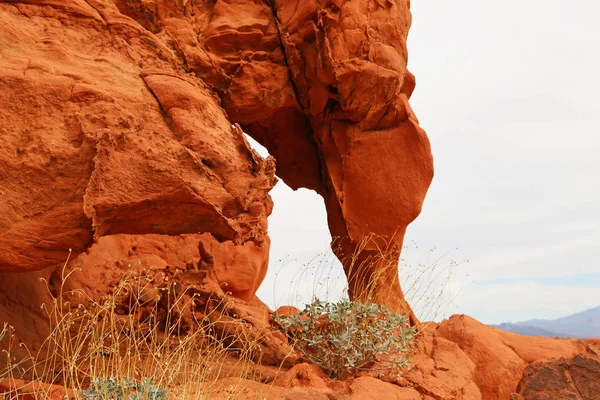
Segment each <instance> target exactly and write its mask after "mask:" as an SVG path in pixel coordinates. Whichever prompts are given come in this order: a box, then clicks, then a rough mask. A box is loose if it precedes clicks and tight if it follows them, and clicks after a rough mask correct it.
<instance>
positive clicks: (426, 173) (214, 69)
mask: <svg viewBox="0 0 600 400" xmlns="http://www.w3.org/2000/svg"><path fill="white" fill-rule="evenodd" d="M0 22H1V25H2V27H3V28H2V29H1V30H0V41H1V43H2V47H1V50H0V51H1V52H2V57H1V58H0V70H1V71H2V73H1V75H0V85H1V87H2V90H1V91H0V96H1V97H0V105H1V107H0V116H1V118H2V124H1V125H0V129H1V130H2V132H1V133H2V135H1V139H0V140H1V141H2V142H1V143H2V145H1V146H0V171H2V174H1V175H0V189H1V190H2V193H3V198H4V201H3V202H2V204H0V270H2V271H30V270H36V269H40V268H44V267H48V266H52V265H55V264H57V263H60V262H62V261H64V260H65V258H66V255H67V252H68V249H69V248H71V249H73V250H74V251H75V253H81V252H83V251H84V250H86V249H89V248H90V246H93V245H94V243H96V242H97V241H98V239H99V238H101V237H104V236H111V235H117V234H126V235H146V234H158V235H167V236H175V235H181V234H196V233H208V234H210V235H211V236H212V237H213V238H214V239H215V240H216V241H217V242H219V243H228V242H230V243H232V244H233V245H234V246H241V245H244V246H245V247H244V249H241V248H239V249H238V247H235V250H233V251H241V252H246V250H245V249H246V248H247V245H246V244H248V243H250V244H251V246H254V247H256V248H258V249H262V250H260V251H262V255H261V256H260V257H258V258H259V259H260V260H262V261H260V262H259V264H261V267H260V268H256V275H255V276H254V277H253V278H252V279H251V280H252V281H253V282H254V283H253V284H252V285H251V286H252V288H253V290H255V289H256V288H257V287H258V284H260V280H262V276H264V272H265V268H266V260H267V255H268V241H266V240H265V237H266V218H267V216H268V215H269V213H270V211H271V200H270V198H269V196H268V191H269V189H270V188H271V187H272V186H273V184H274V182H275V179H274V177H273V172H274V171H273V161H272V160H266V161H265V160H263V159H261V158H260V157H259V156H258V155H257V154H256V153H254V152H253V151H251V150H250V148H249V147H248V144H247V143H246V141H245V139H244V137H243V134H242V132H241V130H240V129H239V128H238V127H237V126H236V125H232V123H233V124H237V123H239V124H240V125H241V127H242V128H243V129H244V130H246V131H247V132H248V133H249V134H251V135H252V136H253V137H254V138H256V139H257V140H258V141H259V142H261V143H262V144H263V145H265V146H266V147H267V148H268V149H269V151H270V153H271V154H272V155H274V157H275V158H276V159H277V167H276V168H277V174H278V175H279V176H280V177H281V178H282V179H283V180H284V181H285V182H286V183H287V184H288V185H290V186H291V187H293V188H299V187H306V188H310V189H314V190H316V191H317V192H318V193H320V194H321V195H322V196H323V198H324V199H325V203H326V206H327V211H328V220H329V226H330V229H331V232H332V235H333V236H335V237H338V238H340V239H339V242H337V245H336V246H335V250H336V253H337V255H338V256H339V257H340V259H342V261H343V262H344V265H345V269H346V272H347V274H348V279H349V282H350V293H351V296H353V297H357V298H361V297H365V296H366V294H365V293H366V288H367V287H368V288H369V289H374V293H375V296H376V298H375V300H377V301H380V302H384V303H387V304H388V305H390V306H393V307H395V308H397V309H400V310H404V311H408V310H409V309H410V308H409V307H408V305H407V304H406V303H405V302H404V300H403V296H402V292H401V290H400V286H399V284H398V277H397V272H396V268H397V258H398V253H399V249H400V247H401V244H402V239H403V236H404V232H405V229H406V226H407V225H408V224H409V223H410V222H411V221H412V220H413V219H414V218H415V217H416V216H417V215H418V214H419V211H420V208H421V204H422V202H423V199H424V196H425V193H426V191H427V188H428V186H429V183H430V181H431V178H432V173H433V168H432V158H431V153H430V149H429V143H428V140H427V137H426V135H425V133H424V132H423V131H422V130H421V129H420V128H419V125H418V122H417V119H416V117H415V116H414V114H413V112H412V110H411V109H410V106H409V104H408V98H409V97H410V94H411V92H412V90H413V88H414V78H413V76H412V75H411V74H410V73H409V72H408V71H407V69H406V62H407V51H406V35H407V33H408V29H409V26H410V12H409V1H408V0H403V1H396V2H392V1H379V0H350V1H320V2H317V1H280V0H277V1H272V2H268V1H258V0H237V1H223V0H219V1H207V2H187V1H183V2H172V1H166V0H157V1H123V0H116V1H110V0H89V1H83V0H68V1H60V2H57V1H51V0H45V1H43V0H23V1H9V2H7V3H6V2H5V3H3V4H0ZM370 235H375V237H376V238H377V240H366V239H365V238H367V237H370ZM388 242H391V245H390V246H387V247H385V249H384V251H383V253H385V254H384V255H385V257H383V258H384V259H385V261H382V260H381V259H379V258H378V256H379V255H380V253H381V251H380V249H381V248H383V243H386V244H387V243H388ZM359 245H362V246H360V247H359ZM232 249H234V248H232ZM253 251H254V250H253ZM260 251H259V252H260ZM350 255H354V256H355V257H352V260H353V261H348V256H350ZM255 258H256V257H255ZM390 260H391V261H390ZM257 262H258V261H257Z"/></svg>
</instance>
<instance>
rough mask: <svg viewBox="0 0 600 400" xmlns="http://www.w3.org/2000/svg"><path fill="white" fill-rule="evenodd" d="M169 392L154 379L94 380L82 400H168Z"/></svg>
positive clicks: (112, 378)
mask: <svg viewBox="0 0 600 400" xmlns="http://www.w3.org/2000/svg"><path fill="white" fill-rule="evenodd" d="M168 395H169V392H168V391H167V389H165V388H164V387H162V386H157V385H156V384H155V383H154V380H153V379H152V378H143V379H142V380H141V381H136V380H135V379H131V378H129V379H121V380H119V379H117V378H115V377H110V378H108V379H103V378H94V379H92V381H91V383H90V386H89V387H88V388H87V389H86V390H84V391H83V393H82V397H80V398H79V399H80V400H166V399H167V396H168Z"/></svg>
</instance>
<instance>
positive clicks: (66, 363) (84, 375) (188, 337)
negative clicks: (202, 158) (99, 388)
mask: <svg viewBox="0 0 600 400" xmlns="http://www.w3.org/2000/svg"><path fill="white" fill-rule="evenodd" d="M61 278H62V279H61V283H60V286H59V288H58V290H57V291H55V292H56V293H51V294H52V305H51V306H49V307H48V306H46V305H43V306H42V307H43V308H44V309H45V310H46V313H47V316H48V323H49V324H50V335H49V336H48V338H46V340H45V341H44V342H43V344H42V346H41V348H40V349H39V350H37V351H35V352H32V351H29V350H27V349H26V350H27V352H28V354H29V355H28V357H26V358H24V359H21V360H16V359H14V358H13V357H12V356H11V348H14V347H15V346H19V344H18V337H17V335H16V333H15V332H11V327H10V326H8V325H7V324H5V326H4V327H3V329H2V331H1V334H0V340H2V339H3V340H5V341H6V342H7V343H6V346H5V347H7V348H8V350H6V351H5V352H4V354H3V355H2V356H3V358H5V359H6V364H5V363H4V360H1V359H0V365H3V364H5V365H6V367H3V368H2V369H0V381H1V380H2V379H5V378H13V379H20V378H22V377H26V378H27V380H29V381H34V382H44V383H51V384H59V385H62V386H64V387H66V388H68V389H71V390H72V391H73V394H74V395H76V396H80V397H81V393H82V391H83V390H84V389H86V388H88V387H89V386H90V382H91V380H92V379H94V378H96V379H97V378H101V379H108V378H110V377H114V378H116V379H117V381H119V382H121V381H124V380H126V379H135V380H136V381H141V380H142V379H143V378H152V379H153V381H154V383H155V385H156V386H157V387H164V388H166V389H167V390H168V391H169V398H176V399H217V398H218V399H237V398H243V399H263V398H265V397H266V395H267V394H268V393H266V392H265V391H266V390H268V387H267V389H265V388H262V389H261V390H262V391H263V392H264V393H261V390H257V389H256V388H255V389H253V392H254V394H253V395H252V394H249V393H248V392H247V391H245V390H243V389H244V388H243V385H244V382H245V381H244V380H246V379H247V380H252V379H256V378H257V377H255V376H254V374H255V369H254V368H253V366H254V361H255V360H256V359H257V354H256V353H257V352H258V351H260V348H259V345H258V343H257V339H256V338H240V337H238V336H234V335H239V334H240V332H242V334H243V332H244V331H245V330H244V329H239V328H240V327H242V326H243V325H244V324H246V322H244V321H242V320H233V319H231V318H229V319H228V320H227V321H225V322H223V321H218V322H216V321H217V319H218V318H217V317H218V316H219V315H217V314H219V313H221V312H222V311H223V310H224V309H225V308H227V304H226V303H225V302H226V301H227V299H226V298H224V297H222V296H219V295H218V294H216V295H214V296H213V298H210V299H209V300H208V301H207V299H206V298H205V297H204V298H203V299H202V301H201V303H204V304H205V305H204V309H202V310H200V313H191V314H190V313H187V314H184V312H183V311H184V310H190V308H192V309H193V308H194V305H197V302H196V300H197V298H198V297H199V294H198V293H193V294H192V295H191V296H190V295H189V293H187V294H188V296H184V294H186V291H187V290H188V289H182V288H177V283H176V282H168V281H167V282H165V281H164V280H163V282H159V281H160V277H157V276H152V275H149V274H145V273H141V274H134V273H130V274H128V275H127V276H125V277H124V279H123V280H122V281H121V282H120V283H119V284H118V285H117V286H116V287H115V288H114V289H113V290H112V292H111V293H109V294H107V295H106V296H105V297H104V298H102V299H101V300H99V301H95V300H93V299H90V298H88V297H87V296H86V295H85V292H84V291H83V290H76V291H69V292H67V291H65V290H64V288H65V285H64V283H65V282H66V281H67V280H68V279H69V276H68V274H67V273H66V263H65V267H64V268H63V276H62V277H61ZM49 290H50V288H49ZM156 290H160V291H161V292H162V293H161V295H160V296H158V295H157V293H156ZM73 299H80V300H78V301H76V302H74V300H73ZM198 314H200V315H202V318H201V319H197V318H195V317H191V318H190V317H189V315H192V316H193V315H198ZM216 324H218V327H217V326H216ZM227 324H229V325H230V326H227ZM21 346H23V345H22V344H21ZM218 380H223V382H228V384H227V385H226V386H225V387H223V385H220V384H218V383H217V381H218ZM235 382H238V385H236V384H235ZM236 386H239V387H236ZM259 389H260V388H259ZM39 390H40V389H38V391H37V392H36V393H35V395H36V398H40V399H44V398H48V399H49V398H50V397H51V393H50V392H49V390H46V392H44V391H43V389H41V390H42V392H40V391H39ZM4 396H5V397H4V398H5V399H10V398H11V396H12V397H16V391H15V392H13V393H12V394H11V393H6V394H5V395H4Z"/></svg>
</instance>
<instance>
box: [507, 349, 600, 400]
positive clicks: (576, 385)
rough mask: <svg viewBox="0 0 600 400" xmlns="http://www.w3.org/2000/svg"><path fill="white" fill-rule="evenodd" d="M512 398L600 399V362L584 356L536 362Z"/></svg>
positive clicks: (526, 373) (524, 376) (529, 368)
mask: <svg viewBox="0 0 600 400" xmlns="http://www.w3.org/2000/svg"><path fill="white" fill-rule="evenodd" d="M512 398H515V399H517V400H518V399H526V400H538V399H540V400H541V399H556V400H560V399H576V400H580V399H581V400H583V399H600V362H598V360H594V359H590V358H584V357H581V356H574V357H571V358H569V359H565V358H561V359H559V360H555V361H538V362H535V363H533V364H531V365H529V366H528V367H527V368H526V369H525V371H524V372H523V378H522V379H521V381H520V382H519V386H518V387H517V393H515V394H514V395H513V397H512ZM512 398H511V399H512Z"/></svg>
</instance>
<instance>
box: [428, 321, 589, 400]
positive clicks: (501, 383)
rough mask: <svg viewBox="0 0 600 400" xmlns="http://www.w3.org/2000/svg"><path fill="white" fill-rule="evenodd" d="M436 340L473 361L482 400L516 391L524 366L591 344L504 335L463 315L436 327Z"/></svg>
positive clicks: (586, 349)
mask: <svg viewBox="0 0 600 400" xmlns="http://www.w3.org/2000/svg"><path fill="white" fill-rule="evenodd" d="M435 336H436V337H441V338H445V339H447V340H449V341H452V342H454V343H456V344H457V345H458V347H459V348H460V349H461V350H462V351H463V352H464V353H465V354H466V355H467V356H468V357H469V358H470V359H471V360H472V361H473V363H474V365H475V369H474V371H473V374H472V379H473V381H474V382H475V383H476V384H477V386H478V387H479V390H480V391H481V395H482V397H483V398H484V399H486V400H487V399H507V398H509V396H510V395H511V393H513V392H514V391H515V390H516V387H517V384H518V383H519V381H520V379H521V376H522V375H523V371H524V370H525V368H526V367H527V365H529V364H531V363H533V362H535V361H538V360H549V359H553V358H560V357H571V356H573V355H576V354H585V355H588V356H590V357H595V358H596V357H598V356H597V355H595V354H594V353H593V352H592V350H591V349H590V345H591V343H595V342H594V341H585V340H577V339H551V338H544V337H531V336H520V335H517V334H515V333H511V332H504V331H501V330H499V329H497V328H492V327H490V326H487V325H483V324H482V323H480V322H478V321H476V320H474V319H473V318H471V317H468V316H466V315H454V316H452V317H451V318H450V319H449V320H446V321H444V322H442V323H440V324H439V326H438V328H437V330H436V331H435Z"/></svg>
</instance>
